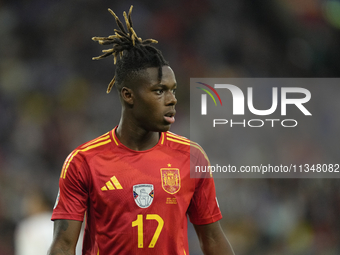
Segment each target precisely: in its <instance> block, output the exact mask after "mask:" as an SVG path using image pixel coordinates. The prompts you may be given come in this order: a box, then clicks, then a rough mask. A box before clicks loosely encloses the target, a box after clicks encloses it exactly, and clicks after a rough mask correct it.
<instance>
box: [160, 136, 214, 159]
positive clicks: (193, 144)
mask: <svg viewBox="0 0 340 255" xmlns="http://www.w3.org/2000/svg"><path fill="white" fill-rule="evenodd" d="M176 138H177V137H176ZM166 139H167V140H169V141H172V142H175V143H180V144H184V145H189V146H192V147H195V148H197V149H199V150H200V152H202V154H203V156H204V157H205V159H206V160H207V161H208V164H209V165H210V161H209V158H208V156H207V154H205V151H204V150H203V149H202V147H201V146H199V145H198V144H197V143H193V142H191V141H190V140H187V141H189V142H184V141H181V140H176V139H172V138H170V137H167V138H166Z"/></svg>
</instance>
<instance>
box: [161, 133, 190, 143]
mask: <svg viewBox="0 0 340 255" xmlns="http://www.w3.org/2000/svg"><path fill="white" fill-rule="evenodd" d="M167 135H168V136H170V137H173V138H176V139H179V140H182V141H185V142H188V143H190V142H191V141H190V140H189V139H188V138H185V137H183V136H179V135H175V134H174V133H171V132H167Z"/></svg>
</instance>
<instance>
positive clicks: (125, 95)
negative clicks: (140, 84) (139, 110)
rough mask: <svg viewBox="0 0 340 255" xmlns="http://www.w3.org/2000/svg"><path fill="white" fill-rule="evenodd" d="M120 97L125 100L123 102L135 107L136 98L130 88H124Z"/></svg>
mask: <svg viewBox="0 0 340 255" xmlns="http://www.w3.org/2000/svg"><path fill="white" fill-rule="evenodd" d="M120 95H121V97H122V99H123V101H124V102H125V103H127V104H129V105H133V103H134V96H133V91H132V89H130V88H127V87H123V88H122V89H121V91H120Z"/></svg>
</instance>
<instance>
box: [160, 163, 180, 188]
mask: <svg viewBox="0 0 340 255" xmlns="http://www.w3.org/2000/svg"><path fill="white" fill-rule="evenodd" d="M161 178H162V187H163V189H164V190H165V191H166V192H168V193H169V194H175V193H177V192H178V191H179V190H180V188H181V177H180V175H179V169H178V168H161Z"/></svg>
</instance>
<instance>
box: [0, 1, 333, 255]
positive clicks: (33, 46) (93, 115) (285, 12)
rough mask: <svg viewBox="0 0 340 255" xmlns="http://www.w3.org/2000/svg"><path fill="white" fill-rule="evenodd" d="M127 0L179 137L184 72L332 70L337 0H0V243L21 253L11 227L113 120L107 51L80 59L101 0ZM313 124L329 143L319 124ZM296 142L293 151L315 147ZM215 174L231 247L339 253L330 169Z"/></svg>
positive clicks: (98, 28) (1, 249)
mask: <svg viewBox="0 0 340 255" xmlns="http://www.w3.org/2000/svg"><path fill="white" fill-rule="evenodd" d="M130 4H133V5H134V11H133V16H132V17H133V20H134V25H135V31H136V32H137V34H138V35H139V36H141V37H142V38H154V39H157V40H158V41H159V44H158V45H157V47H159V48H160V49H161V50H162V51H163V54H164V56H165V57H166V59H168V60H169V61H170V64H171V66H172V68H173V69H174V71H175V73H176V76H177V81H178V84H179V88H178V94H177V95H178V100H179V103H178V106H177V111H178V114H177V118H176V123H175V124H174V125H173V127H172V131H173V132H176V133H179V134H181V135H184V136H187V137H190V134H189V124H188V123H189V102H188V98H189V97H188V93H189V83H190V82H189V79H190V77H236V78H237V77H338V76H339V75H340V47H339V45H340V33H339V32H340V30H339V29H340V1H336V0H332V1H330V0H228V1H224V0H187V1H180V0H173V1H151V0H144V1H142V0H139V1H138V0H132V1H130V2H129V3H127V2H126V1H124V3H123V1H90V0H78V1H66V0H58V1H57V0H49V1H43V0H30V1H29V0H27V1H24V0H22V1H16V0H11V1H9V0H1V1H0V35H1V36H0V38H1V40H0V118H1V119H0V255H14V254H15V252H16V251H17V252H16V254H17V255H22V254H23V253H20V254H19V248H20V247H18V248H17V249H15V240H16V239H15V237H16V236H17V233H18V228H19V226H20V225H21V224H22V223H23V220H24V219H27V218H28V217H32V215H33V214H36V213H39V212H43V211H46V210H47V211H51V208H52V207H53V202H54V200H55V198H56V195H57V191H58V178H59V174H60V170H61V167H62V164H63V161H64V159H65V158H66V157H67V155H68V154H69V153H70V152H71V151H72V150H73V149H74V148H75V147H76V146H77V145H79V144H81V143H83V142H86V141H87V140H90V139H93V138H95V137H97V136H99V135H101V134H103V133H104V132H107V131H108V130H110V129H112V128H113V127H114V126H115V125H116V124H117V123H118V121H119V116H120V103H119V100H118V97H117V95H116V93H115V91H113V93H111V94H110V95H106V93H105V91H106V87H107V84H108V82H109V81H110V80H111V78H112V77H113V72H114V65H113V60H112V59H104V60H101V61H98V62H97V61H92V60H91V58H92V57H93V56H97V55H99V54H100V52H101V50H102V47H100V46H98V44H97V43H95V42H92V41H91V37H92V36H106V35H109V34H113V29H114V28H116V25H115V22H114V18H113V17H112V16H111V15H110V14H109V12H107V8H108V7H110V8H111V9H113V10H114V11H115V12H116V13H117V15H119V17H122V12H123V11H127V10H128V9H129V7H130ZM331 93H332V92H330V94H329V96H331ZM332 96H333V97H332V98H334V97H335V98H336V95H332ZM325 100H327V95H325ZM338 109H340V107H339V105H338ZM325 118H326V122H325V123H331V124H332V125H335V124H334V120H333V122H332V116H325ZM333 118H334V116H333ZM327 120H328V122H327ZM320 121H321V120H320ZM337 121H338V120H337ZM336 124H337V126H339V123H338V122H337V123H336ZM318 134H319V135H320V136H325V138H321V139H326V138H327V139H326V140H324V141H326V142H327V143H329V146H332V147H333V148H334V147H339V137H338V135H337V133H333V132H329V129H328V127H327V125H325V127H324V129H321V130H320V132H319V133H318ZM279 142H282V139H281V140H280V139H278V144H276V145H275V146H281V145H282V144H279ZM289 142H292V140H290V141H289ZM305 142H306V143H305V144H297V145H296V152H295V151H294V152H292V153H293V154H294V153H296V154H295V155H296V157H301V158H302V159H304V160H305V159H307V160H308V158H310V157H317V156H318V153H324V152H322V151H320V150H318V149H317V148H318V144H315V141H313V140H307V141H305ZM252 146H256V145H252ZM258 146H261V147H265V146H267V144H263V145H262V144H261V145H258ZM304 147H308V148H310V150H303V148H304ZM313 148H315V150H313ZM264 149H265V151H270V148H264ZM282 156H283V157H284V155H282ZM321 163H323V162H321ZM338 163H339V162H338ZM216 186H217V192H218V198H219V202H220V206H221V210H222V213H223V215H224V219H223V220H222V225H223V228H224V230H225V232H226V234H227V236H228V238H229V239H230V241H231V243H232V245H233V248H234V250H235V252H236V254H238V255H246V254H252V255H257V254H258V255H272V254H275V255H281V254H282V255H283V254H294V255H300V254H301V255H302V254H308V255H314V254H318V255H319V254H322V255H333V254H334V255H335V254H340V220H339V212H340V181H339V179H284V180H283V179H256V180H255V179H233V180H227V179H219V180H216ZM37 194H40V196H39V195H37ZM42 195H43V196H42ZM43 201H46V202H44V203H43ZM46 203H47V207H46ZM46 208H49V209H46ZM48 224H49V223H48ZM51 231H52V229H51ZM26 233H29V232H26ZM28 235H29V234H28ZM189 239H190V250H191V254H192V255H198V254H201V252H200V250H199V247H198V244H197V238H196V236H195V234H194V232H193V230H192V228H191V229H190V230H189ZM42 242H43V241H42ZM48 245H49V244H48ZM37 255H39V254H37Z"/></svg>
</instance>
